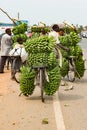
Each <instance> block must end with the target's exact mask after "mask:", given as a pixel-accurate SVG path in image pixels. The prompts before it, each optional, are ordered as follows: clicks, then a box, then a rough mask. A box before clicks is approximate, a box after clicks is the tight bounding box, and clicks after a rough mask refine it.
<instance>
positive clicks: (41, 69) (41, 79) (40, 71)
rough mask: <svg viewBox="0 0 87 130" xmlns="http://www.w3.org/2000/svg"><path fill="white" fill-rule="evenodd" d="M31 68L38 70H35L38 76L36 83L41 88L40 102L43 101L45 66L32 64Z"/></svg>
mask: <svg viewBox="0 0 87 130" xmlns="http://www.w3.org/2000/svg"><path fill="white" fill-rule="evenodd" d="M32 68H33V69H34V70H35V71H38V72H37V75H39V78H38V79H39V84H38V85H39V86H40V88H41V100H42V102H44V81H45V80H46V77H45V69H46V66H32ZM37 75H36V77H37ZM36 79H37V78H36Z"/></svg>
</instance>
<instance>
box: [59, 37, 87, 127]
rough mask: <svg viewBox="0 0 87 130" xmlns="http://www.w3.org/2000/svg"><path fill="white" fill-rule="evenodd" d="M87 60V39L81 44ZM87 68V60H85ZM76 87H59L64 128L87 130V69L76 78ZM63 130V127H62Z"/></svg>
mask: <svg viewBox="0 0 87 130" xmlns="http://www.w3.org/2000/svg"><path fill="white" fill-rule="evenodd" d="M79 45H80V46H81V47H82V49H83V54H84V58H85V59H86V60H87V39H82V41H81V43H80V44H79ZM85 68H86V69H87V61H86V62H85ZM73 86H74V89H72V90H69V91H65V86H61V87H60V89H59V101H60V105H61V111H62V114H63V119H64V125H65V129H64V130H87V70H86V71H85V74H84V77H83V78H82V79H80V80H78V79H76V81H75V82H74V83H73ZM61 130H62V129H61Z"/></svg>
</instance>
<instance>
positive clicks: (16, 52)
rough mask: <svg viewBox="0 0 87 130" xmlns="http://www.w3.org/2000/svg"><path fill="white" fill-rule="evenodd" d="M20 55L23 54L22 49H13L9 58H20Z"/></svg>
mask: <svg viewBox="0 0 87 130" xmlns="http://www.w3.org/2000/svg"><path fill="white" fill-rule="evenodd" d="M20 54H21V48H13V49H12V50H11V51H10V52H9V56H20Z"/></svg>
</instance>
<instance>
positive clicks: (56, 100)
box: [53, 92, 66, 130]
mask: <svg viewBox="0 0 87 130" xmlns="http://www.w3.org/2000/svg"><path fill="white" fill-rule="evenodd" d="M53 107H54V113H55V120H56V125H57V129H58V130H66V129H65V124H64V120H63V115H62V111H61V106H60V102H59V98H58V92H56V93H55V95H54V97H53Z"/></svg>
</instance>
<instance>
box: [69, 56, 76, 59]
mask: <svg viewBox="0 0 87 130" xmlns="http://www.w3.org/2000/svg"><path fill="white" fill-rule="evenodd" d="M68 58H69V59H72V58H73V59H75V58H76V56H68Z"/></svg>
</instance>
